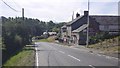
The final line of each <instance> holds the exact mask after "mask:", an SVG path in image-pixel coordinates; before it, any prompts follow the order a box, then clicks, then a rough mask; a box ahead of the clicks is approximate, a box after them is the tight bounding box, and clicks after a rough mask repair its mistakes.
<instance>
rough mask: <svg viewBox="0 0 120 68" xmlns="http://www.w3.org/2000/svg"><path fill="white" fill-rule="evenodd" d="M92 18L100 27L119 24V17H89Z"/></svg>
mask: <svg viewBox="0 0 120 68" xmlns="http://www.w3.org/2000/svg"><path fill="white" fill-rule="evenodd" d="M91 17H92V18H94V19H96V21H97V22H98V23H99V24H100V25H113V24H120V23H118V17H119V16H99V15H98V16H91Z"/></svg>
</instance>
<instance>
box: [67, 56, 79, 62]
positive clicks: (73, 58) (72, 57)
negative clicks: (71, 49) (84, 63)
mask: <svg viewBox="0 0 120 68" xmlns="http://www.w3.org/2000/svg"><path fill="white" fill-rule="evenodd" d="M68 56H69V57H71V58H73V59H76V60H78V61H80V59H78V58H76V57H74V56H71V55H68Z"/></svg>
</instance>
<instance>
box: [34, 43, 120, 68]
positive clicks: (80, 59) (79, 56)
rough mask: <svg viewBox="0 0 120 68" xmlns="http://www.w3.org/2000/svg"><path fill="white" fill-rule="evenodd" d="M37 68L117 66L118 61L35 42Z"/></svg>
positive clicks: (77, 50) (51, 44) (56, 45)
mask: <svg viewBox="0 0 120 68" xmlns="http://www.w3.org/2000/svg"><path fill="white" fill-rule="evenodd" d="M35 45H36V65H37V66H90V67H92V68H94V66H118V59H115V58H111V57H109V56H105V55H100V54H94V53H90V52H88V51H85V50H80V49H75V48H70V47H65V46H62V45H60V44H55V43H48V42H36V43H35Z"/></svg>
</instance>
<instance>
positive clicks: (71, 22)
mask: <svg viewBox="0 0 120 68" xmlns="http://www.w3.org/2000/svg"><path fill="white" fill-rule="evenodd" d="M82 17H83V16H79V17H77V18H75V19H73V20H72V21H70V22H68V23H67V25H71V24H73V23H74V22H76V21H77V20H79V19H80V18H82Z"/></svg>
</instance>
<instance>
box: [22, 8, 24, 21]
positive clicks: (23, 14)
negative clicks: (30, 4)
mask: <svg viewBox="0 0 120 68" xmlns="http://www.w3.org/2000/svg"><path fill="white" fill-rule="evenodd" d="M22 18H23V21H24V8H22Z"/></svg>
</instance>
